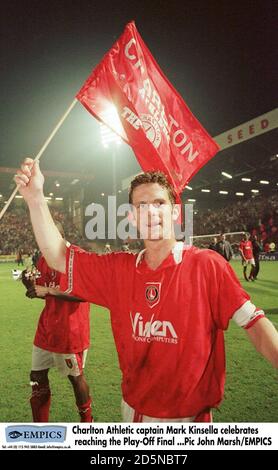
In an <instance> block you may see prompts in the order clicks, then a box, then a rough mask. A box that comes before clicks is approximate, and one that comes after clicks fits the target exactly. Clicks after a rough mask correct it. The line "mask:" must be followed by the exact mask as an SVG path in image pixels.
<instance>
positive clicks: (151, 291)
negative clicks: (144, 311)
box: [145, 282, 161, 308]
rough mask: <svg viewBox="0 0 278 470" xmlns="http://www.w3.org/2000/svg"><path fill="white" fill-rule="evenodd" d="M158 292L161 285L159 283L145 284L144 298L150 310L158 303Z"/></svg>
mask: <svg viewBox="0 0 278 470" xmlns="http://www.w3.org/2000/svg"><path fill="white" fill-rule="evenodd" d="M160 291H161V283H160V282H147V283H146V290H145V296H146V300H147V304H148V306H149V307H150V308H153V307H154V306H155V305H157V304H158V302H159V301H160Z"/></svg>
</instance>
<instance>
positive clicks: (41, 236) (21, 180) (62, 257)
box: [15, 158, 66, 273]
mask: <svg viewBox="0 0 278 470" xmlns="http://www.w3.org/2000/svg"><path fill="white" fill-rule="evenodd" d="M15 182H16V183H17V184H18V185H19V192H20V194H21V195H22V196H23V198H24V199H25V201H26V203H27V204H28V207H29V211H30V217H31V222H32V226H33V231H34V234H35V237H36V240H37V243H38V245H39V248H40V250H41V252H42V254H43V256H44V257H45V259H46V262H47V264H48V266H50V267H51V268H53V269H55V270H56V271H60V272H62V273H64V272H65V270H66V245H65V241H64V240H63V238H62V236H61V234H60V233H59V231H58V229H57V227H56V225H55V223H54V221H53V219H52V216H51V214H50V212H49V208H48V205H47V202H46V200H45V198H44V194H43V183H44V177H43V175H42V173H41V171H40V168H39V164H38V162H36V163H34V160H32V159H31V158H26V159H25V160H24V162H23V164H22V165H21V169H20V170H19V171H18V172H17V175H16V176H15Z"/></svg>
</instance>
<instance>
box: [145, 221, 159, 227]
mask: <svg viewBox="0 0 278 470" xmlns="http://www.w3.org/2000/svg"><path fill="white" fill-rule="evenodd" d="M161 225H162V223H161V222H158V223H157V224H148V225H147V226H148V228H155V227H161Z"/></svg>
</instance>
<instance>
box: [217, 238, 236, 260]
mask: <svg viewBox="0 0 278 470" xmlns="http://www.w3.org/2000/svg"><path fill="white" fill-rule="evenodd" d="M216 251H217V253H219V254H220V255H221V256H223V258H225V259H226V260H227V261H230V260H231V259H232V257H233V254H234V253H233V250H232V247H231V244H230V242H228V241H227V240H226V235H225V234H224V233H221V234H220V237H219V241H218V242H217V243H216Z"/></svg>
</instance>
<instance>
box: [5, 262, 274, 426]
mask: <svg viewBox="0 0 278 470" xmlns="http://www.w3.org/2000/svg"><path fill="white" fill-rule="evenodd" d="M233 267H234V269H235V271H236V272H237V274H238V275H239V278H240V280H241V281H242V283H243V285H244V287H245V288H246V290H247V291H248V292H249V293H250V294H251V296H252V300H253V302H254V303H255V304H256V305H257V306H260V307H262V308H264V310H265V312H266V313H267V316H268V318H269V319H270V320H271V321H273V322H274V323H275V326H276V327H278V297H277V287H278V283H277V280H278V263H276V262H263V263H261V272H260V275H259V280H257V281H256V282H255V283H246V282H245V281H244V280H243V278H242V273H241V265H240V263H239V262H234V263H233ZM12 268H15V265H14V264H0V319H1V323H0V324H1V327H0V331H1V342H0V357H1V368H0V421H1V422H30V421H32V416H31V411H30V407H29V403H28V398H29V395H30V386H29V370H30V361H31V349H32V341H33V336H34V332H35V328H36V324H37V320H38V317H39V313H40V311H41V310H42V307H43V301H42V300H39V299H33V300H30V299H28V298H26V297H25V290H24V287H23V286H22V284H21V282H18V281H14V280H13V279H12V276H11V269H12ZM91 313H92V315H91V324H92V327H91V328H92V331H91V345H92V346H91V349H90V352H89V356H88V360H87V365H86V370H85V372H86V377H87V380H88V383H89V385H90V389H91V392H92V395H93V398H94V417H95V421H97V422H117V421H120V420H121V416H120V402H121V391H120V372H119V368H118V361H117V355H116V351H115V347H114V342H113V338H112V334H111V328H110V321H109V313H108V311H107V310H105V309H103V308H100V307H97V306H92V307H91ZM225 335H226V351H227V382H226V391H225V399H224V401H223V403H222V405H221V406H220V408H219V410H216V411H214V421H215V422H278V399H277V374H276V371H275V370H274V369H273V368H272V366H271V365H269V364H268V363H267V362H266V361H265V360H264V359H263V358H262V357H261V356H260V355H259V354H258V353H257V352H256V351H255V349H254V348H253V346H252V345H251V344H250V343H249V341H248V339H246V333H245V332H244V331H243V330H241V329H240V328H238V327H237V326H236V325H235V324H234V323H233V322H231V323H230V326H229V329H228V331H227V332H226V334H225ZM49 377H50V381H51V388H52V406H51V416H50V419H51V421H53V422H76V421H79V416H78V415H77V412H76V408H75V400H74V395H73V392H72V388H71V385H70V383H69V381H68V379H66V378H63V377H60V376H59V374H58V372H57V371H56V370H51V371H50V374H49Z"/></svg>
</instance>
